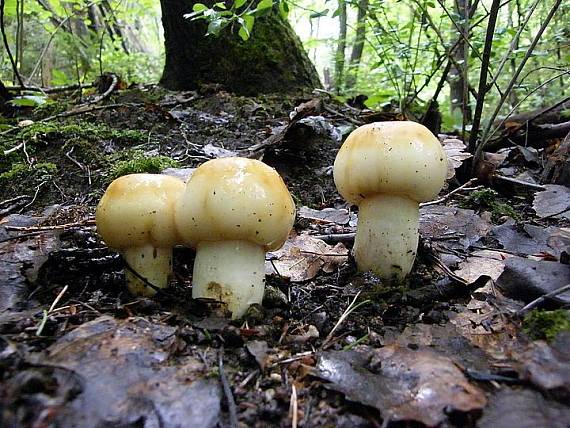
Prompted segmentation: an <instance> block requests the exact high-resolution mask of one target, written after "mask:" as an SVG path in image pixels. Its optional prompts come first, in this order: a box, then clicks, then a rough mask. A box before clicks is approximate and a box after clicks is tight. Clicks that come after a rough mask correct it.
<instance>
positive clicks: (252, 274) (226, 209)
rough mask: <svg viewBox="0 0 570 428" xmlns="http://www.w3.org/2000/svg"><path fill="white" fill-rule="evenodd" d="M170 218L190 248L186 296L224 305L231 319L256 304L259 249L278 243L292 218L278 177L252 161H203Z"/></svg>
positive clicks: (260, 282) (261, 270) (261, 277)
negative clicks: (193, 254) (189, 286)
mask: <svg viewBox="0 0 570 428" xmlns="http://www.w3.org/2000/svg"><path fill="white" fill-rule="evenodd" d="M175 218H176V226H177V228H178V231H179V233H180V235H181V237H182V238H183V242H184V243H185V244H187V245H190V246H191V247H193V248H195V249H196V260H195V261H194V273H193V279H192V297H193V298H210V299H215V300H217V301H221V302H224V303H226V304H227V307H228V309H229V310H230V311H231V312H232V317H233V318H238V317H241V316H243V314H244V313H245V312H246V310H247V308H248V307H249V306H250V305H252V304H254V303H258V304H260V303H261V301H262V299H263V292H264V288H265V287H264V284H265V253H266V252H267V251H271V250H275V249H277V248H280V247H281V246H282V245H283V243H284V242H285V240H286V239H287V236H288V234H289V232H290V230H291V227H292V226H293V221H294V219H295V204H294V202H293V199H292V198H291V195H290V194H289V191H288V190H287V187H286V186H285V183H284V182H283V180H282V179H281V176H280V175H279V174H278V173H277V172H276V171H275V170H274V169H273V168H271V167H269V166H267V165H266V164H264V163H263V162H260V161H257V160H252V159H245V158H220V159H214V160H211V161H208V162H206V163H204V164H202V165H201V166H200V167H198V168H197V169H196V171H195V172H194V174H193V175H192V178H191V179H190V180H189V181H188V183H187V185H186V191H185V193H184V195H183V196H182V197H181V198H180V199H179V200H178V202H177V204H176V215H175Z"/></svg>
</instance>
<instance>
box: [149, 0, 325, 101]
mask: <svg viewBox="0 0 570 428" xmlns="http://www.w3.org/2000/svg"><path fill="white" fill-rule="evenodd" d="M193 3H194V1H190V2H187V1H184V0H161V7H162V23H163V26H164V39H165V48H166V61H165V66H164V71H163V74H162V78H161V80H160V83H161V84H162V85H164V86H165V87H167V88H169V89H174V90H185V89H196V88H198V87H199V86H200V85H201V84H204V83H218V84H222V85H223V87H224V88H225V89H227V90H229V91H232V92H235V93H238V94H243V95H256V94H260V93H292V92H297V91H299V90H302V89H306V88H314V87H320V82H319V78H318V75H317V72H316V70H315V67H314V66H313V64H312V63H311V61H310V60H309V58H308V56H307V54H306V53H305V51H304V50H303V47H302V45H301V42H300V40H299V38H298V37H297V36H296V34H295V33H294V32H293V29H292V28H291V26H290V25H289V23H288V22H287V21H285V20H284V19H283V18H281V16H280V15H279V14H278V13H277V12H272V13H271V14H269V15H268V16H266V17H263V18H259V19H257V20H256V22H255V26H254V28H253V32H252V35H251V38H250V39H249V40H247V41H245V42H244V41H242V40H241V39H240V38H239V37H238V35H237V34H236V33H233V32H231V31H230V30H229V29H225V30H224V31H223V33H222V34H221V35H220V36H219V37H214V36H205V34H206V23H204V22H203V21H201V20H199V21H190V20H187V19H184V18H183V15H184V14H185V13H190V12H191V11H192V6H193ZM206 3H207V2H206Z"/></svg>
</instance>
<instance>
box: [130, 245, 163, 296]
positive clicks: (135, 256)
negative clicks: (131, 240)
mask: <svg viewBox="0 0 570 428" xmlns="http://www.w3.org/2000/svg"><path fill="white" fill-rule="evenodd" d="M122 255H123V257H124V259H125V261H126V262H127V264H128V265H129V266H130V267H131V268H132V269H133V270H134V271H136V272H137V273H138V274H139V275H140V276H142V277H143V278H145V279H146V280H147V281H148V282H150V283H151V284H152V285H154V286H156V287H158V288H166V286H167V285H168V275H170V270H171V268H172V248H157V247H155V246H153V245H151V244H145V245H142V246H140V247H132V248H127V249H125V250H123V251H122ZM126 277H127V286H128V287H129V291H130V292H131V293H132V294H134V295H135V296H145V297H151V296H154V295H155V294H156V290H154V289H153V288H151V287H149V286H148V285H146V284H145V283H144V282H143V281H141V279H140V278H138V277H137V276H136V275H135V274H134V273H132V272H131V271H130V270H127V273H126Z"/></svg>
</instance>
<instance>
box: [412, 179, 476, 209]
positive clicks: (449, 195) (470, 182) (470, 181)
mask: <svg viewBox="0 0 570 428" xmlns="http://www.w3.org/2000/svg"><path fill="white" fill-rule="evenodd" d="M476 181H477V179H476V178H472V179H471V180H469V181H468V182H467V183H465V184H463V185H462V186H459V187H458V188H457V189H455V190H452V191H451V192H449V193H448V194H447V195H444V196H442V197H441V198H439V199H436V200H435V201H429V202H424V203H421V204H420V208H421V207H427V206H429V205H437V204H439V203H441V202H445V201H447V200H448V199H449V198H451V197H452V196H453V195H455V194H456V193H457V192H461V191H462V190H466V188H467V187H469V186H471V185H472V184H473V183H475V182H476Z"/></svg>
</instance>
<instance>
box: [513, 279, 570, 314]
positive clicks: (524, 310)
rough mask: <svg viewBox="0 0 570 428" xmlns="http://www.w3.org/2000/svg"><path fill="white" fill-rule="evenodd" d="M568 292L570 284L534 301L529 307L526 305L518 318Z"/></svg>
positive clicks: (519, 312)
mask: <svg viewBox="0 0 570 428" xmlns="http://www.w3.org/2000/svg"><path fill="white" fill-rule="evenodd" d="M568 290H570V284H566V285H564V286H562V287H560V288H557V289H556V290H554V291H551V292H550V293H547V294H545V295H544V296H540V297H539V298H538V299H535V300H533V301H532V302H530V303H529V304H528V305H526V306H525V307H524V308H522V309H521V310H520V311H518V312H517V316H518V317H520V316H522V315H524V314H525V313H526V312H528V311H530V310H531V309H534V308H535V307H537V306H538V305H540V304H541V303H542V302H544V301H545V300H546V299H550V298H551V297H554V296H558V295H559V294H562V293H564V292H565V291H568Z"/></svg>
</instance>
